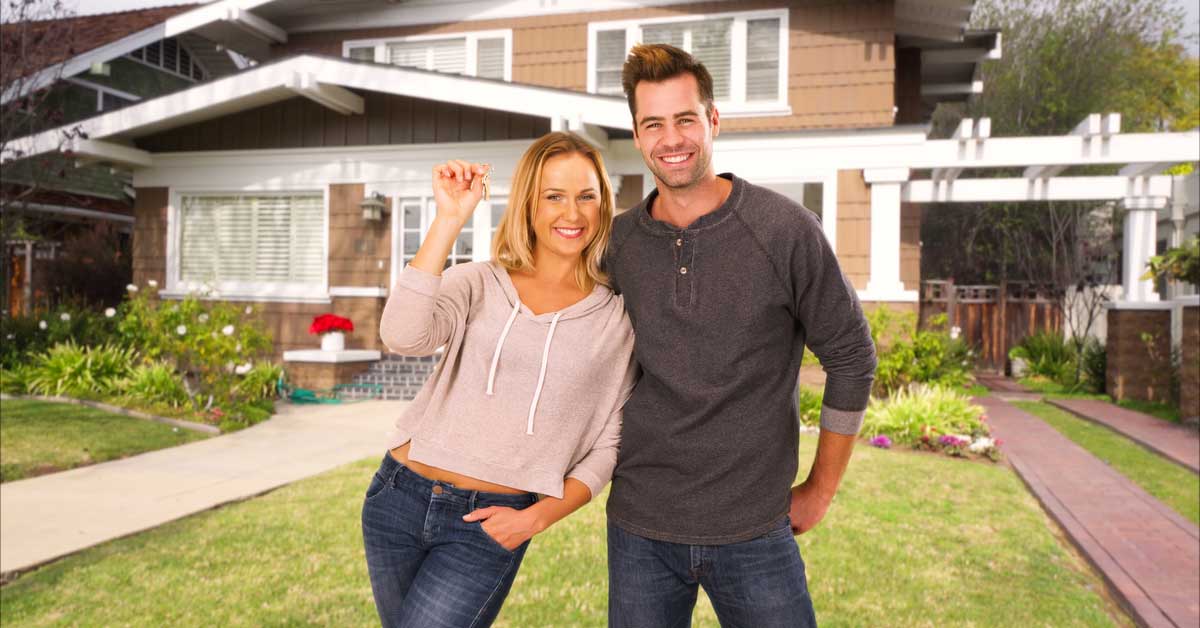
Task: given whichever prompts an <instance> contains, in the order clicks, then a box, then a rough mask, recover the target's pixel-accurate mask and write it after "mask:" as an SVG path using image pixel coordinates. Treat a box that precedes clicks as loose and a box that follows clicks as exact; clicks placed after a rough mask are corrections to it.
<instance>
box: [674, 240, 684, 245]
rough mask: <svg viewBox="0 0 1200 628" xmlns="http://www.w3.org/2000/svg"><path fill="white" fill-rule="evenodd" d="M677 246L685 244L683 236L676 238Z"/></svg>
mask: <svg viewBox="0 0 1200 628" xmlns="http://www.w3.org/2000/svg"><path fill="white" fill-rule="evenodd" d="M675 246H683V238H678V239H676V240H675Z"/></svg>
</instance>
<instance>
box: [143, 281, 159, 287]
mask: <svg viewBox="0 0 1200 628" xmlns="http://www.w3.org/2000/svg"><path fill="white" fill-rule="evenodd" d="M146 285H147V286H150V287H151V288H157V287H158V282H157V281H155V280H153V279H151V280H149V281H147V282H146Z"/></svg>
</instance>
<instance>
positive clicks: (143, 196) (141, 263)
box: [133, 188, 170, 287]
mask: <svg viewBox="0 0 1200 628" xmlns="http://www.w3.org/2000/svg"><path fill="white" fill-rule="evenodd" d="M169 198H170V196H169V193H168V190H167V188H137V198H136V199H135V200H134V201H133V215H134V223H133V283H135V284H137V285H138V286H145V285H146V282H147V281H149V280H151V279H153V280H155V281H157V282H158V285H159V286H160V287H165V286H166V285H167V206H168V204H169V202H170V201H169Z"/></svg>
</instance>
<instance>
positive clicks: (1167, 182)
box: [901, 175, 1171, 203]
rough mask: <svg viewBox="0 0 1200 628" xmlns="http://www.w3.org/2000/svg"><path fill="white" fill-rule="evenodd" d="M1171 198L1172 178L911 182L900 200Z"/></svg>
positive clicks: (972, 200) (1065, 178)
mask: <svg viewBox="0 0 1200 628" xmlns="http://www.w3.org/2000/svg"><path fill="white" fill-rule="evenodd" d="M1143 195H1145V196H1163V197H1166V196H1170V195H1171V177H1170V176H1167V175H1160V176H1153V177H1142V178H1137V177H1123V176H1107V177H1052V178H1049V179H1041V178H1034V179H1022V178H1003V179H956V180H954V181H934V180H917V181H910V182H909V183H908V185H905V186H904V189H903V191H902V192H901V200H903V201H905V202H911V203H978V202H1006V201H1007V202H1017V201H1101V200H1113V199H1119V198H1124V197H1126V196H1143Z"/></svg>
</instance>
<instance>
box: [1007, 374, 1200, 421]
mask: <svg viewBox="0 0 1200 628" xmlns="http://www.w3.org/2000/svg"><path fill="white" fill-rule="evenodd" d="M1021 385H1022V386H1024V387H1026V388H1028V389H1029V390H1030V391H1032V392H1038V393H1042V394H1043V395H1045V396H1047V397H1053V398H1056V399H1096V400H1098V401H1107V402H1109V403H1113V400H1112V397H1110V396H1108V395H1106V394H1103V393H1090V392H1083V391H1079V390H1075V389H1073V388H1072V387H1070V386H1063V385H1062V384H1059V383H1058V382H1054V381H1051V380H1049V379H1047V378H1045V377H1038V376H1033V377H1023V378H1021ZM1116 404H1117V405H1118V406H1121V407H1122V408H1127V409H1129V410H1134V411H1137V412H1141V413H1143V414H1149V415H1150V416H1154V417H1158V418H1160V419H1163V420H1166V421H1171V422H1172V423H1179V420H1180V419H1179V408H1176V407H1175V406H1172V405H1171V404H1167V403H1161V402H1157V401H1140V400H1137V399H1122V400H1120V401H1118V402H1116Z"/></svg>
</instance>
